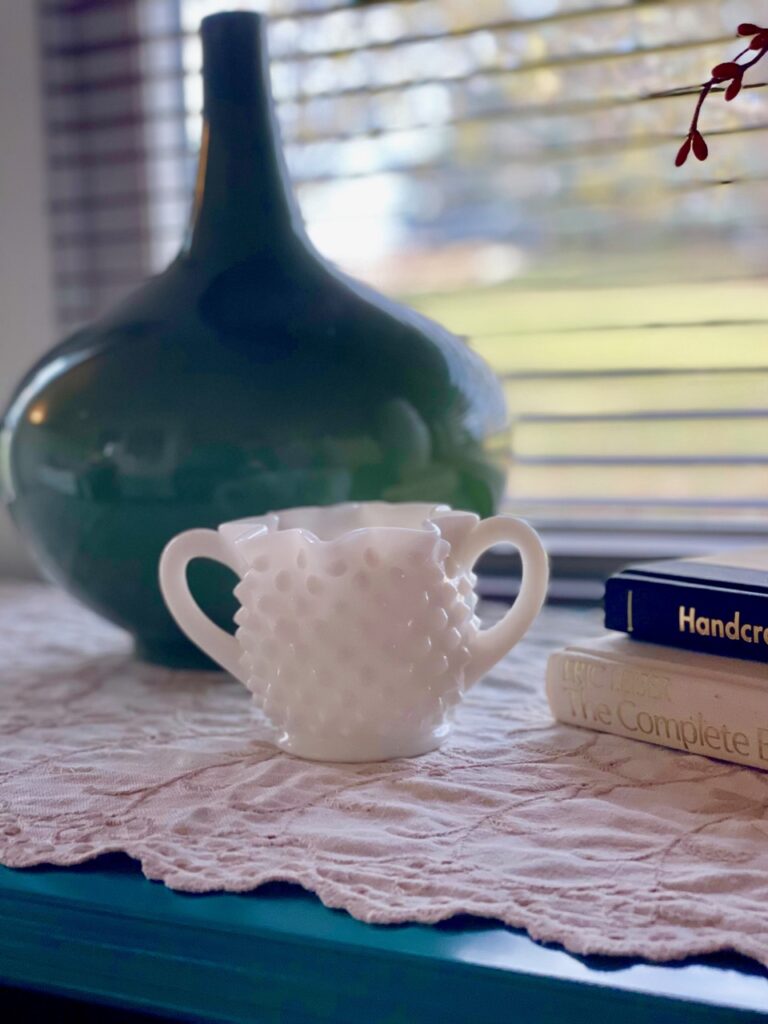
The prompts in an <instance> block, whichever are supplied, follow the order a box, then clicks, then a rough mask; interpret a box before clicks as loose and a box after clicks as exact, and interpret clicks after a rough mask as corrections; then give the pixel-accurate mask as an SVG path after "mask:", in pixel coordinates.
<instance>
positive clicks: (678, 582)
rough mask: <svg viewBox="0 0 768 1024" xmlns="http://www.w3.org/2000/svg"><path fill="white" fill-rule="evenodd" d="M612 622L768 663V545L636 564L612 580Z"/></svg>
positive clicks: (608, 591)
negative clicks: (699, 556) (704, 555)
mask: <svg viewBox="0 0 768 1024" xmlns="http://www.w3.org/2000/svg"><path fill="white" fill-rule="evenodd" d="M605 625H606V627H607V628H608V629H617V630H620V631H621V632H624V633H629V634H630V636H632V637H634V638H635V639H637V640H647V641H650V642H651V643H655V644H665V645H667V646H670V647H685V648H688V649H689V650H692V651H702V652H703V653H705V654H720V655H724V656H725V657H728V658H746V659H747V660H749V661H764V662H768V548H747V549H744V548H743V549H741V550H736V551H732V552H724V553H723V554H720V555H707V556H706V557H704V558H676V559H669V560H667V561H663V562H646V563H644V564H641V565H630V566H629V567H628V568H626V569H623V570H622V571H621V572H619V573H616V575H614V576H612V577H611V578H610V579H609V580H608V582H607V583H606V586H605Z"/></svg>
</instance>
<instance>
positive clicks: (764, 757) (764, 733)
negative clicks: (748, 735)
mask: <svg viewBox="0 0 768 1024" xmlns="http://www.w3.org/2000/svg"><path fill="white" fill-rule="evenodd" d="M757 756H758V757H759V758H760V760H761V761H768V729H761V728H758V730H757Z"/></svg>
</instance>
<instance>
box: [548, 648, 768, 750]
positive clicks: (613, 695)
mask: <svg viewBox="0 0 768 1024" xmlns="http://www.w3.org/2000/svg"><path fill="white" fill-rule="evenodd" d="M546 687H547V698H548V700H549V706H550V708H551V709H552V713H553V715H554V716H555V718H557V719H558V721H560V722H565V723H567V724H568V725H577V726H581V727H582V728H585V729H595V730H597V731H598V732H607V733H612V734H613V735H614V736H626V737H627V738H628V739H635V740H643V741H644V742H646V743H655V744H658V745H659V746H663V747H670V748H672V749H674V750H684V751H687V752H688V753H694V754H704V755H706V756H708V757H716V758H719V759H721V760H724V761H732V762H734V763H735V764H743V765H748V766H750V767H752V768H763V769H768V698H767V697H766V694H765V692H764V691H763V690H761V688H760V687H759V686H755V685H754V682H752V683H751V684H750V683H740V682H739V681H738V679H735V678H734V679H730V680H729V679H727V678H726V679H724V680H723V681H717V680H714V679H708V678H704V677H700V676H697V675H695V674H688V673H686V672H681V671H679V670H676V667H675V666H672V665H670V666H669V668H668V669H667V668H666V667H665V668H656V667H655V666H650V665H648V666H646V665H644V664H642V663H639V662H633V661H623V660H618V659H615V660H613V659H609V658H603V657H593V656H590V655H587V654H580V653H573V652H569V651H561V652H558V653H556V654H552V655H550V657H549V661H548V663H547V679H546Z"/></svg>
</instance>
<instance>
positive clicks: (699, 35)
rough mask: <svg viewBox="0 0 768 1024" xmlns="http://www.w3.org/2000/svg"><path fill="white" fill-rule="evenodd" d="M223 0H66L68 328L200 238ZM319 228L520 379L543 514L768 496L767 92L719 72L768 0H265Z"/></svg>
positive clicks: (63, 298)
mask: <svg viewBox="0 0 768 1024" xmlns="http://www.w3.org/2000/svg"><path fill="white" fill-rule="evenodd" d="M229 6H232V4H231V3H227V2H226V0H224V2H217V0H101V2H99V3H95V2H92V0H40V6H39V10H40V18H39V21H40V37H41V46H42V49H43V54H44V62H43V65H44V68H45V94H46V134H47V139H48V147H49V148H48V153H49V180H50V214H51V218H50V219H51V233H52V240H53V247H54V258H55V269H56V294H57V301H58V315H59V320H60V323H61V326H62V330H65V329H69V328H71V327H74V326H76V325H77V324H78V323H81V322H83V321H84V320H87V319H89V318H91V317H92V316H94V315H97V314H98V313H99V312H100V311H102V310H103V309H105V308H106V307H107V306H109V305H110V304H111V303H112V302H114V301H115V300H116V299H117V298H118V297H120V296H121V295H123V294H124V293H125V292H126V291H128V290H130V288H131V287H133V286H134V285H135V284H136V283H137V282H138V281H140V280H141V279H142V278H143V277H145V276H146V275H147V274H150V273H153V272H156V271H158V270H159V269H161V268H162V266H163V265H164V264H165V263H166V262H167V260H168V259H169V258H170V257H171V256H172V255H173V253H174V251H175V250H176V248H177V246H178V244H179V240H180V238H181V235H182V232H183V229H184V225H185V221H186V217H187V211H188V208H189V200H190V193H191V186H192V178H193V176H192V170H193V165H194V159H195V151H196V147H197V145H198V143H199V137H200V128H201V112H200V106H201V100H202V89H201V81H200V59H201V58H200V47H199V43H198V39H197V26H198V23H199V21H200V19H201V18H202V17H204V16H205V15H206V14H209V13H213V12H214V11H217V10H222V9H226V8H227V7H229ZM236 6H238V7H240V8H246V9H256V10H261V11H264V12H266V13H267V14H269V15H270V16H271V27H270V33H269V39H270V51H271V55H272V78H273V86H274V90H275V95H276V98H277V102H278V116H279V120H280V124H281V129H282V133H283V139H284V142H285V146H286V152H287V159H288V164H289V168H290V170H291V174H292V178H293V181H294V183H295V186H296V189H297V194H298V198H299V202H300V204H301V207H302V210H303V213H304V216H305V218H306V220H307V224H308V228H309V232H310V235H311V236H312V237H313V239H314V240H315V242H316V244H317V245H318V247H319V248H320V249H321V251H323V252H324V253H325V254H326V255H328V256H329V257H330V258H331V259H333V260H334V261H336V262H338V263H339V264H340V265H342V266H343V267H344V268H345V269H349V270H350V271H351V272H352V273H354V274H356V275H357V276H359V277H362V278H364V279H366V280H368V281H370V282H371V283H373V284H374V285H376V286H377V287H379V288H381V289H383V290H385V291H387V292H389V293H390V294H397V295H400V296H403V297H405V298H406V299H407V300H408V301H410V302H411V303H412V304H413V305H415V306H417V307H418V308H420V309H422V310H423V311H424V312H426V313H428V314H429V315H432V316H434V317H436V318H437V319H439V320H441V321H443V322H444V323H446V324H447V325H448V326H449V327H451V328H452V329H454V330H455V331H456V332H457V333H459V334H461V335H464V336H465V337H466V338H467V342H468V344H471V345H473V346H475V347H476V348H477V349H478V350H479V351H480V352H481V353H482V354H483V355H484V356H485V357H486V358H487V359H488V360H489V361H490V362H491V363H492V365H493V366H494V367H495V368H496V370H497V372H498V373H499V374H500V375H501V376H502V378H503V380H504V383H505V387H506V392H507V397H508V403H509V409H510V413H511V418H512V432H511V450H512V465H511V471H510V486H509V504H510V507H511V508H513V509H514V510H516V511H520V512H523V513H526V514H529V515H533V516H534V517H536V518H537V519H538V521H540V522H547V523H549V524H554V525H555V526H557V524H558V523H560V522H566V521H567V522H568V523H570V524H574V523H589V524H591V527H590V528H594V523H595V522H597V523H598V524H601V523H602V524H608V523H611V524H614V525H615V524H624V526H626V524H627V523H631V524H633V528H636V526H637V524H638V523H639V522H640V523H641V522H647V523H649V524H658V523H659V522H660V521H665V522H667V523H670V522H673V523H677V524H678V526H679V524H681V523H695V524H697V525H698V528H700V529H703V528H704V527H705V526H706V528H707V529H715V528H716V527H717V528H719V526H720V525H722V524H730V525H731V527H732V528H734V529H736V530H741V531H747V532H750V531H752V532H754V531H760V530H762V528H763V523H764V516H765V512H766V509H768V429H767V427H768V345H767V343H768V304H767V303H766V297H767V295H768V292H767V290H766V282H765V278H766V272H767V271H768V230H767V225H766V222H765V221H766V215H765V213H764V212H763V211H764V209H765V208H766V204H765V199H766V193H767V191H768V145H767V141H768V140H766V136H765V133H766V131H767V130H768V103H767V99H766V91H765V88H764V87H765V85H766V82H765V81H764V75H765V71H764V70H763V71H762V73H761V67H760V66H758V67H756V68H755V69H754V70H753V72H752V73H751V77H748V79H747V82H748V87H747V88H746V89H745V91H744V92H743V93H742V95H741V96H740V97H739V98H738V100H736V101H735V102H733V103H725V102H723V99H722V96H717V95H714V96H713V97H711V98H710V100H709V101H708V103H707V106H706V109H705V112H704V119H703V122H702V127H703V129H704V131H705V134H706V136H707V138H708V141H709V144H710V151H711V156H710V159H709V161H707V162H706V163H703V164H698V163H696V162H694V161H689V163H688V164H687V165H686V166H685V168H683V169H681V170H678V169H676V168H675V167H674V156H675V153H676V150H677V147H678V146H679V144H680V142H681V141H682V138H683V137H684V136H685V132H686V130H687V126H688V122H689V120H690V115H691V111H692V108H693V105H694V103H695V97H696V93H697V91H698V87H699V83H701V82H702V81H704V80H705V79H706V78H707V77H708V75H709V69H710V68H711V67H712V66H713V65H714V64H716V63H718V62H720V61H722V60H725V59H729V58H730V57H731V56H732V55H733V53H734V52H736V49H737V47H735V46H734V37H735V28H736V25H737V24H738V22H739V21H742V20H750V21H756V22H758V23H760V22H761V20H763V21H764V20H765V4H764V3H762V2H760V0H755V2H753V3H750V2H735V0H734V2H723V0H664V2H660V0H474V2H473V3H472V4H467V3H466V2H465V0H399V2H367V3H352V2H349V3H345V2H340V0H314V2H313V0H271V2H270V0H264V2H261V3H255V2H253V3H248V2H246V3H240V4H237V5H236Z"/></svg>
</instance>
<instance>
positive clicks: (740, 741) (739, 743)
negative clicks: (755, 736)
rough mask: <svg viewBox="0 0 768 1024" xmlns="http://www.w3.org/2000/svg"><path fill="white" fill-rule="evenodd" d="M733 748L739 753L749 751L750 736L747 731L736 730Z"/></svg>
mask: <svg viewBox="0 0 768 1024" xmlns="http://www.w3.org/2000/svg"><path fill="white" fill-rule="evenodd" d="M733 749H734V750H735V751H736V753H737V754H748V753H749V736H747V734H746V733H745V732H735V733H734V734H733Z"/></svg>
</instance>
